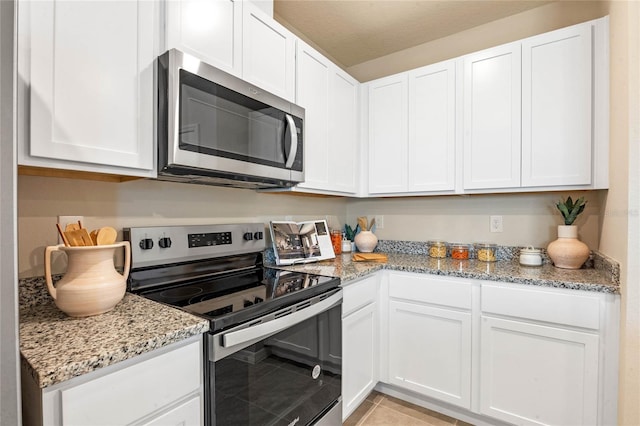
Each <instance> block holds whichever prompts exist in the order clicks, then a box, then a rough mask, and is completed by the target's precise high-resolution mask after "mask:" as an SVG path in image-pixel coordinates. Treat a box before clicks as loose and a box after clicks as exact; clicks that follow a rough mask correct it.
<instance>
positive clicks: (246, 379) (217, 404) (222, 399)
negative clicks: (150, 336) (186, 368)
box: [207, 289, 342, 426]
mask: <svg viewBox="0 0 640 426" xmlns="http://www.w3.org/2000/svg"><path fill="white" fill-rule="evenodd" d="M314 299H317V300H314ZM341 311H342V291H341V290H340V289H338V290H336V291H334V292H331V295H329V296H327V295H319V296H316V297H314V298H313V299H311V300H307V301H304V302H301V303H299V304H298V305H295V306H293V307H287V308H285V309H283V310H280V311H277V312H275V313H272V314H270V315H267V316H265V317H263V318H260V319H259V320H256V321H251V322H249V323H248V324H244V325H241V326H239V327H236V328H232V329H230V330H228V331H224V332H221V333H218V334H215V335H209V342H208V344H207V348H208V351H209V353H208V354H207V358H208V360H209V361H208V365H207V367H208V372H207V374H208V380H207V382H208V383H207V390H208V391H207V403H208V407H207V424H210V425H216V426H233V425H285V426H286V425H297V426H300V425H309V424H341V414H342V413H341V411H342V410H341V404H342V398H341V376H342V345H341V341H342V328H341Z"/></svg>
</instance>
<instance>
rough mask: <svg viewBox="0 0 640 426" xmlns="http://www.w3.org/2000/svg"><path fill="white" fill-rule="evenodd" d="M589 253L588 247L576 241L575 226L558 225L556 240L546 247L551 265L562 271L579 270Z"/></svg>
mask: <svg viewBox="0 0 640 426" xmlns="http://www.w3.org/2000/svg"><path fill="white" fill-rule="evenodd" d="M589 253H590V251H589V247H588V246H587V245H586V244H585V243H583V242H582V241H580V240H579V239H578V227H577V226H575V225H558V239H557V240H555V241H552V242H551V243H549V246H548V247H547V254H548V255H549V257H550V258H551V260H552V261H553V265H554V266H556V267H558V268H563V269H580V267H582V265H583V264H584V262H586V260H587V259H588V258H589Z"/></svg>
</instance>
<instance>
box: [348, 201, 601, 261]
mask: <svg viewBox="0 0 640 426" xmlns="http://www.w3.org/2000/svg"><path fill="white" fill-rule="evenodd" d="M567 195H571V196H573V197H574V198H575V197H579V196H585V198H586V199H587V201H588V202H587V208H586V209H585V213H584V214H583V215H581V217H580V218H579V219H578V220H577V221H576V225H578V227H579V228H578V229H579V234H580V238H581V239H582V241H584V242H585V243H586V244H587V245H588V246H589V247H590V248H593V249H596V248H597V247H598V243H599V240H598V238H599V237H598V230H599V227H598V223H599V220H600V219H599V215H600V209H601V206H600V200H599V197H598V192H597V191H595V192H560V193H546V194H542V193H536V194H504V195H473V196H447V197H414V198H409V197H406V198H399V199H394V198H388V199H379V198H374V199H362V200H353V201H351V202H349V203H348V205H347V220H348V221H349V223H351V224H352V225H355V223H356V218H357V217H358V216H368V217H369V218H370V219H371V218H373V216H374V215H382V216H383V217H384V228H383V229H378V230H377V231H376V234H377V235H378V237H379V238H381V239H396V240H409V241H428V240H432V239H442V240H445V241H449V242H468V243H473V242H493V243H497V244H500V245H514V246H535V247H546V246H547V245H548V244H549V242H551V241H553V240H555V239H556V238H557V235H556V230H557V226H558V225H561V224H563V222H562V219H561V216H560V213H559V212H558V211H557V209H556V208H555V204H554V203H555V202H556V201H557V200H559V199H560V197H561V196H565V197H566V196H567ZM492 215H499V216H502V218H503V228H504V230H503V232H501V233H492V232H490V228H489V225H490V216H492Z"/></svg>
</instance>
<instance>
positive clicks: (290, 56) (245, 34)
mask: <svg viewBox="0 0 640 426" xmlns="http://www.w3.org/2000/svg"><path fill="white" fill-rule="evenodd" d="M242 15H243V19H242V78H243V79H244V80H246V81H248V82H250V83H253V84H255V85H257V86H258V87H260V88H262V89H264V90H267V91H269V92H271V93H273V94H274V95H278V96H280V97H281V98H284V99H287V100H289V101H294V98H295V85H296V84H295V39H296V37H295V36H294V35H293V34H292V33H291V32H290V31H289V30H287V29H286V28H285V27H283V26H282V25H280V24H279V23H277V22H276V21H274V20H273V19H272V18H270V17H268V16H267V15H266V14H264V13H263V12H262V11H261V10H260V9H259V8H258V7H257V6H255V5H253V4H252V3H250V2H245V3H244V4H243V13H242Z"/></svg>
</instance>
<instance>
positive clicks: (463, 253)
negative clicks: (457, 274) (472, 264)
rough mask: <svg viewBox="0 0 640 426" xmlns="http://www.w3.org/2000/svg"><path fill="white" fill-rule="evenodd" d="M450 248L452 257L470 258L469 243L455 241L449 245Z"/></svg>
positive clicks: (459, 258)
mask: <svg viewBox="0 0 640 426" xmlns="http://www.w3.org/2000/svg"><path fill="white" fill-rule="evenodd" d="M449 250H451V258H452V259H458V260H464V259H469V244H463V243H454V244H451V245H449Z"/></svg>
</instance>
